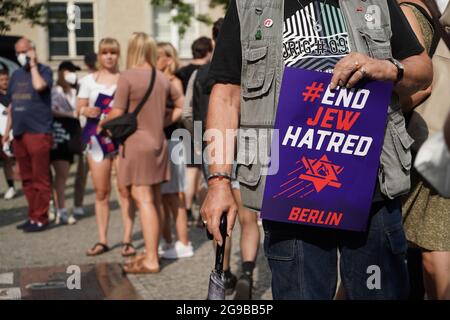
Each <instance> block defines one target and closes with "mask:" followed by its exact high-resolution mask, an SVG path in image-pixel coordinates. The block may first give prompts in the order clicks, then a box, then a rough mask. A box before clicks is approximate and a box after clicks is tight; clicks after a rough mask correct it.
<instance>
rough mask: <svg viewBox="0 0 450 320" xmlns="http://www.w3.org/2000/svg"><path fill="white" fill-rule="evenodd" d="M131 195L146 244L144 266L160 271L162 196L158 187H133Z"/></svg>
mask: <svg viewBox="0 0 450 320" xmlns="http://www.w3.org/2000/svg"><path fill="white" fill-rule="evenodd" d="M131 194H132V196H133V199H134V201H135V202H136V205H137V207H138V210H139V216H140V219H141V228H142V233H143V236H144V242H145V256H146V257H145V259H144V260H143V264H144V265H145V266H146V267H147V268H149V269H158V268H159V260H158V241H159V229H160V225H159V208H160V203H161V195H160V191H159V185H157V186H132V187H131Z"/></svg>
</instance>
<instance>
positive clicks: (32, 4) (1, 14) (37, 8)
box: [0, 0, 46, 34]
mask: <svg viewBox="0 0 450 320" xmlns="http://www.w3.org/2000/svg"><path fill="white" fill-rule="evenodd" d="M24 20H25V21H29V22H30V23H31V25H36V24H37V25H45V24H46V1H39V2H36V1H31V0H0V34H3V33H5V32H6V31H9V30H10V29H11V25H13V24H15V23H19V22H21V21H24Z"/></svg>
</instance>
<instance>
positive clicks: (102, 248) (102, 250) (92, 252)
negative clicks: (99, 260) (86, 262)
mask: <svg viewBox="0 0 450 320" xmlns="http://www.w3.org/2000/svg"><path fill="white" fill-rule="evenodd" d="M97 247H100V250H97V251H96V250H95V249H97ZM108 251H109V247H108V246H107V245H106V244H104V243H101V242H97V243H96V244H94V246H93V247H92V248H91V249H90V250H88V251H87V252H86V255H87V256H89V257H95V256H99V255H101V254H104V253H105V252H108Z"/></svg>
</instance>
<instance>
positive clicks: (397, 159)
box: [379, 110, 414, 199]
mask: <svg viewBox="0 0 450 320" xmlns="http://www.w3.org/2000/svg"><path fill="white" fill-rule="evenodd" d="M384 139H385V140H384V144H383V152H382V153H381V166H380V172H379V182H380V188H381V191H382V193H383V194H384V195H386V196H387V197H388V198H389V199H394V198H396V197H398V196H400V195H403V194H406V193H407V192H408V191H409V188H410V186H411V179H410V170H411V166H412V156H411V150H410V149H411V146H412V144H413V142H414V140H413V139H412V138H411V137H410V136H409V135H408V133H407V132H406V128H405V118H404V117H403V115H402V111H401V110H397V111H395V112H393V113H391V114H390V115H389V121H388V124H387V129H386V134H385V138H384Z"/></svg>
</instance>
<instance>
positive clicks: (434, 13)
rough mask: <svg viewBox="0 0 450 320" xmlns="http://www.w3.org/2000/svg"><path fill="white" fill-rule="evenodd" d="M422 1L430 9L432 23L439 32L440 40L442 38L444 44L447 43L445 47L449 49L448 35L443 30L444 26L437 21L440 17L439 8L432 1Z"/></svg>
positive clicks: (449, 37) (449, 40)
mask: <svg viewBox="0 0 450 320" xmlns="http://www.w3.org/2000/svg"><path fill="white" fill-rule="evenodd" d="M423 3H424V4H425V5H426V6H427V8H428V10H430V12H431V16H432V18H433V21H434V24H435V26H436V27H437V29H438V30H437V31H438V32H439V34H440V36H441V38H442V40H444V42H445V44H446V45H447V48H448V49H449V50H450V36H449V35H448V33H447V32H446V31H445V28H444V26H443V25H442V24H441V22H440V21H439V18H440V17H441V13H440V12H439V8H438V7H437V5H436V3H435V2H434V1H424V2H423Z"/></svg>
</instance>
